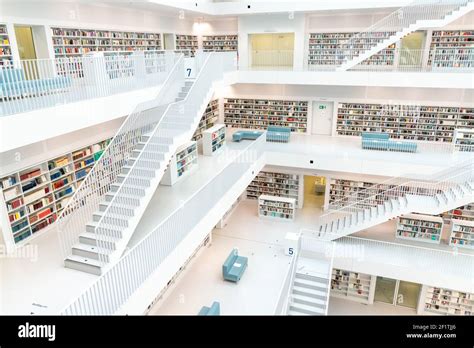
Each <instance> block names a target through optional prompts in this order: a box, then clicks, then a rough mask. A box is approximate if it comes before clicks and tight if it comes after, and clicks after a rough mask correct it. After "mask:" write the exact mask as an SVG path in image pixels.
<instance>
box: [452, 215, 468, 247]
mask: <svg viewBox="0 0 474 348" xmlns="http://www.w3.org/2000/svg"><path fill="white" fill-rule="evenodd" d="M449 245H451V246H457V247H459V248H466V249H474V221H466V220H456V219H453V220H451V235H450V237H449Z"/></svg>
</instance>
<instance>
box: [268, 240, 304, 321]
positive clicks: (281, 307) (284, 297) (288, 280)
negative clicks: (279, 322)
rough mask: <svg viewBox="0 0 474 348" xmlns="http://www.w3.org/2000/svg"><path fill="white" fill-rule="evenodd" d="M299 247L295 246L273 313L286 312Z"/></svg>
mask: <svg viewBox="0 0 474 348" xmlns="http://www.w3.org/2000/svg"><path fill="white" fill-rule="evenodd" d="M299 249H300V248H299V247H298V248H296V250H295V253H294V255H292V259H291V265H290V267H289V270H288V273H287V274H286V277H285V281H284V282H283V284H282V285H281V288H280V291H279V294H280V297H279V299H278V302H277V304H276V306H275V310H274V313H275V314H276V315H286V314H287V313H288V306H289V301H290V296H291V289H292V288H293V283H294V280H295V274H296V266H297V264H298V257H299Z"/></svg>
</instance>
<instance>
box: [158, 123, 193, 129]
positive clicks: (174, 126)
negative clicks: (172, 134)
mask: <svg viewBox="0 0 474 348" xmlns="http://www.w3.org/2000/svg"><path fill="white" fill-rule="evenodd" d="M160 128H161V129H176V130H187V129H189V128H191V124H182V123H174V122H161V123H160Z"/></svg>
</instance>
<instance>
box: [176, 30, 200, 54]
mask: <svg viewBox="0 0 474 348" xmlns="http://www.w3.org/2000/svg"><path fill="white" fill-rule="evenodd" d="M176 49H177V50H189V51H190V53H189V55H191V57H194V53H196V51H197V49H198V38H197V36H196V35H180V34H176ZM185 55H188V53H186V54H185Z"/></svg>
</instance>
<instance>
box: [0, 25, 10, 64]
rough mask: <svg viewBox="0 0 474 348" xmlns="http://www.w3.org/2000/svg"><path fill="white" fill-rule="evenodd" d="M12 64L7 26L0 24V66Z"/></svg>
mask: <svg viewBox="0 0 474 348" xmlns="http://www.w3.org/2000/svg"><path fill="white" fill-rule="evenodd" d="M12 62H13V52H12V48H11V43H10V37H9V36H8V30H7V26H6V25H5V24H0V66H2V65H5V64H9V63H12Z"/></svg>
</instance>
